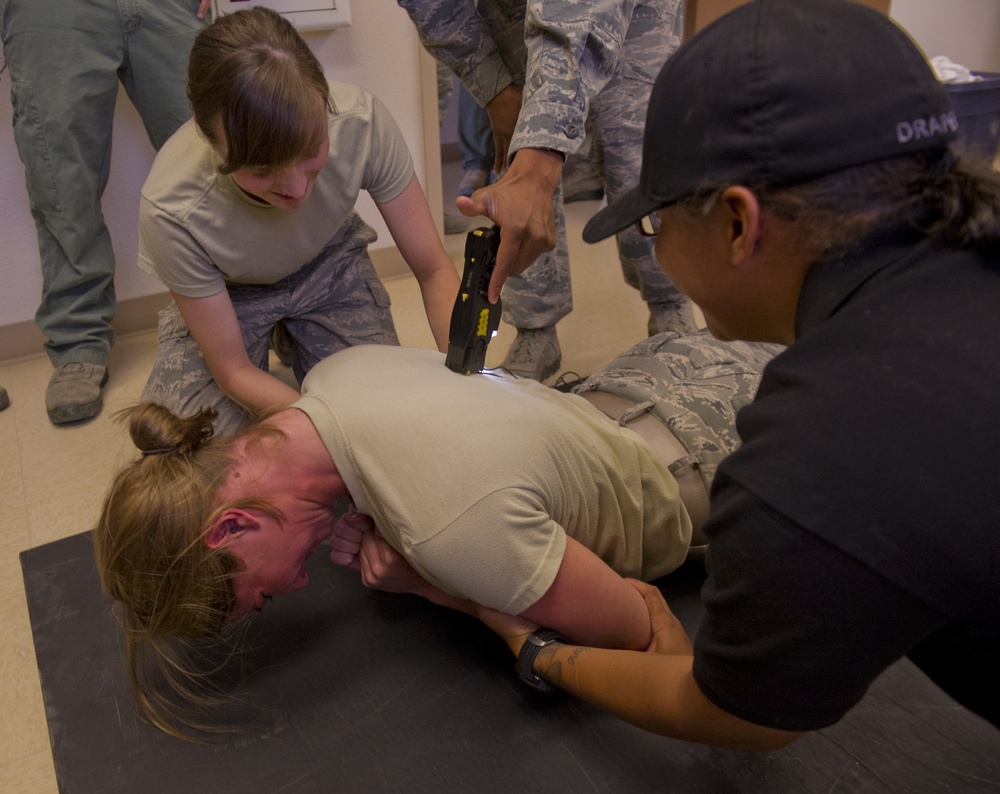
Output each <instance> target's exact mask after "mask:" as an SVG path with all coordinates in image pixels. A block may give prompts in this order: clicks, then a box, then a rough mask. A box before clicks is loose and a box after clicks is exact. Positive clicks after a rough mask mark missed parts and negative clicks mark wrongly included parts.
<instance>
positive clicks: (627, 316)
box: [0, 163, 646, 794]
mask: <svg viewBox="0 0 1000 794" xmlns="http://www.w3.org/2000/svg"><path fill="white" fill-rule="evenodd" d="M445 169H446V173H445V184H446V185H448V184H451V185H454V184H457V178H458V176H457V174H456V172H455V171H456V169H457V165H456V164H452V163H449V164H446V166H445ZM597 206H598V205H597V203H596V202H580V203H576V204H571V205H570V206H569V207H568V208H567V209H568V220H569V223H568V226H569V230H570V259H571V263H572V272H573V292H574V301H575V308H574V311H573V313H572V314H570V316H568V317H567V318H566V319H565V320H563V321H562V322H561V323H560V324H559V338H560V341H561V344H562V350H563V370H564V371H568V370H572V371H575V372H577V373H579V374H581V375H585V374H587V373H589V372H591V371H593V370H594V369H596V368H597V367H598V366H600V365H601V364H603V363H605V362H606V361H608V360H610V359H611V358H612V357H613V356H614V355H615V354H617V353H619V352H621V351H622V350H624V349H626V348H627V347H628V346H629V345H631V344H633V343H634V342H636V341H638V340H639V339H641V338H642V337H643V336H644V335H645V327H646V312H645V307H644V306H643V304H642V303H641V301H640V300H639V298H638V295H637V294H636V293H635V292H634V291H633V290H631V289H629V288H628V287H626V286H625V285H624V284H623V282H622V278H621V275H620V270H619V266H618V263H617V257H616V254H615V247H614V243H613V242H607V241H606V242H605V243H603V244H601V245H597V246H589V245H586V244H585V243H583V242H582V240H581V239H580V230H581V228H582V224H583V223H584V222H585V221H586V219H587V218H588V217H589V216H590V215H591V214H592V213H593V212H594V211H595V210H596V209H597ZM464 240H465V235H453V236H449V237H446V238H445V242H446V244H447V247H448V250H449V253H450V254H452V257H453V259H454V261H455V263H456V267H459V268H461V261H462V254H463V246H464ZM387 287H388V289H389V292H390V294H391V297H392V302H393V315H394V317H395V321H396V325H397V329H398V331H399V336H400V339H401V342H402V344H404V345H409V346H418V347H433V342H432V338H431V335H430V331H429V329H428V328H427V323H426V320H425V318H424V314H423V307H422V304H421V301H420V296H419V291H418V289H417V287H416V284H415V282H414V280H413V279H412V278H408V277H407V278H399V279H395V280H392V281H390V282H389V283H388V284H387ZM512 338H513V330H512V329H511V328H509V327H506V326H501V331H500V334H499V335H498V337H497V338H496V339H495V340H494V342H493V344H492V345H491V347H490V350H489V355H488V358H487V364H488V365H490V366H493V365H496V364H498V363H499V362H500V361H501V360H502V358H503V356H504V354H505V352H506V349H507V347H508V346H509V344H510V341H511V339H512ZM155 351H156V339H155V336H154V335H153V334H152V333H143V334H138V335H134V336H131V337H129V338H124V339H121V340H119V342H118V344H117V346H116V347H115V350H114V354H113V356H112V359H111V362H110V373H111V378H110V380H109V382H108V385H107V386H106V387H105V389H104V401H105V408H104V411H103V412H102V413H101V415H100V416H98V417H97V418H96V419H94V420H93V421H91V422H89V423H86V424H83V425H79V426H73V427H54V426H53V425H52V424H50V423H49V421H48V419H47V417H46V415H45V408H44V394H45V387H46V384H47V382H48V378H49V375H50V373H51V368H50V365H49V363H48V360H47V359H46V358H44V357H43V356H41V355H39V356H38V357H37V358H32V359H30V360H23V361H19V362H16V363H10V364H5V365H3V364H0V385H3V386H5V387H6V388H7V391H8V392H9V394H10V397H11V405H10V407H9V408H7V409H6V410H5V411H2V412H0V515H2V516H3V521H2V524H0V637H2V638H3V643H2V649H0V702H2V703H3V708H2V717H0V720H2V722H0V791H2V792H4V793H5V794H17V793H19V792H24V794H47V793H48V792H55V791H56V790H57V788H56V782H55V773H54V770H53V766H52V758H51V754H50V751H49V740H48V731H47V727H46V723H45V714H44V710H43V705H42V697H41V690H40V688H39V683H38V673H37V668H36V664H35V654H34V648H33V645H32V641H31V629H30V625H29V623H28V614H27V605H26V602H25V596H24V586H23V582H22V578H21V570H20V563H19V560H18V552H20V551H21V550H23V549H27V548H29V547H34V546H38V545H41V544H43V543H48V542H50V541H53V540H57V539H60V538H63V537H67V536H70V535H74V534H76V533H79V532H82V531H84V530H86V529H89V528H90V527H91V526H92V525H93V523H94V521H95V519H96V516H97V514H98V511H99V509H100V503H101V499H102V497H103V494H104V491H105V488H106V487H107V485H108V483H109V481H110V478H111V475H112V472H113V471H114V470H115V469H116V468H117V466H118V464H119V463H120V462H122V461H124V460H127V459H129V457H130V456H131V455H132V454H134V450H133V449H131V445H130V444H128V443H127V442H126V437H125V435H124V433H123V430H122V428H120V427H119V426H117V425H116V424H115V423H114V422H113V415H114V413H115V411H116V410H118V409H120V408H123V407H125V406H128V405H131V404H133V403H134V402H135V401H137V399H138V397H139V394H140V391H141V389H142V385H143V383H144V381H145V378H146V376H147V374H148V372H149V370H150V367H151V366H152V362H153V358H154V355H155Z"/></svg>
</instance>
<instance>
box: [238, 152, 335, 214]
mask: <svg viewBox="0 0 1000 794" xmlns="http://www.w3.org/2000/svg"><path fill="white" fill-rule="evenodd" d="M329 156H330V138H329V136H328V135H324V136H323V140H322V141H321V142H320V144H319V146H318V147H317V148H316V151H314V152H313V153H312V154H311V155H308V156H306V157H303V158H301V159H299V160H294V161H293V162H291V163H288V164H286V165H282V166H244V167H242V168H238V169H236V170H235V171H233V174H232V177H233V180H234V181H235V182H236V184H237V185H239V186H240V188H241V189H242V190H243V191H244V192H246V193H248V194H250V195H251V196H253V197H254V198H257V199H260V200H261V201H263V202H265V203H267V204H270V205H271V206H272V207H277V208H278V209H283V210H294V209H297V208H298V207H301V206H302V205H303V204H305V203H306V201H308V199H309V196H310V194H311V193H312V189H313V186H314V185H315V184H316V177H317V176H319V172H320V171H322V170H323V166H325V165H326V161H327V160H328V159H329Z"/></svg>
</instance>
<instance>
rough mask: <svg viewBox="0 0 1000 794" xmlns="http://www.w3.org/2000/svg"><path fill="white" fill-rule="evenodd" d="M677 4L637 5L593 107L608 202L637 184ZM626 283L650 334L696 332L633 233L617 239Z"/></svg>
mask: <svg viewBox="0 0 1000 794" xmlns="http://www.w3.org/2000/svg"><path fill="white" fill-rule="evenodd" d="M681 25H682V16H681V9H680V3H679V2H678V0H652V2H647V3H641V4H639V5H637V6H636V8H635V10H634V11H633V13H632V22H631V25H630V26H629V32H628V39H627V40H626V43H625V45H624V47H623V49H622V58H621V62H622V64H623V68H621V69H619V70H618V72H617V73H616V74H615V76H614V77H613V78H612V79H611V81H610V82H609V83H608V84H607V86H605V88H604V90H603V91H601V93H600V94H599V95H598V96H597V97H596V98H595V100H594V102H593V103H592V105H591V119H590V120H591V121H592V123H593V135H594V152H593V157H592V160H593V162H594V164H595V166H596V168H597V169H598V172H599V173H600V174H601V176H602V179H603V180H604V186H605V190H606V193H607V197H608V201H609V202H610V201H614V200H615V199H616V198H617V197H618V196H620V195H621V194H622V193H624V192H625V191H627V190H629V189H631V188H632V187H634V186H635V184H636V183H637V182H638V181H639V172H640V170H641V167H642V139H643V132H644V130H645V125H646V109H647V106H648V104H649V95H650V91H651V89H652V84H653V81H654V80H655V79H656V76H657V75H658V74H659V72H660V69H661V68H662V66H663V64H664V62H665V61H666V59H667V57H668V55H669V54H672V53H673V52H674V51H675V50H676V49H677V47H678V46H680V40H681ZM616 242H617V245H618V256H619V259H620V261H621V265H622V273H623V275H624V277H625V281H626V283H628V284H629V285H630V286H632V287H635V288H636V289H637V290H639V292H640V294H641V295H642V299H643V300H644V301H645V302H646V303H647V305H648V306H649V311H650V318H649V333H650V334H655V333H657V332H658V331H675V332H677V333H679V334H681V335H684V334H688V333H691V332H692V331H694V330H695V329H696V327H697V326H696V323H695V318H694V312H693V309H692V306H691V303H690V301H688V299H687V298H685V297H684V295H682V294H681V292H680V290H678V289H677V288H676V287H675V286H674V285H673V284H672V283H671V281H670V279H668V278H667V276H666V275H665V274H664V273H663V270H662V269H661V268H660V266H659V264H658V263H657V261H656V257H655V255H654V254H653V238H651V237H643V236H642V235H641V234H640V233H639V232H638V231H636V230H635V229H634V228H628V229H625V230H624V231H622V232H620V233H619V234H618V235H616Z"/></svg>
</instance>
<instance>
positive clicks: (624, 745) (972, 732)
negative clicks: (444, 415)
mask: <svg viewBox="0 0 1000 794" xmlns="http://www.w3.org/2000/svg"><path fill="white" fill-rule="evenodd" d="M21 562H22V567H23V571H24V580H25V587H26V591H27V597H28V608H29V612H30V617H31V627H32V631H33V633H34V641H35V651H36V654H37V658H38V667H39V675H40V678H41V687H42V694H43V697H44V701H45V710H46V715H47V718H48V725H49V735H50V738H51V743H52V753H53V757H54V760H55V769H56V776H57V778H58V781H59V787H60V791H62V792H63V793H64V794H70V793H71V792H101V794H109V793H110V792H129V794H132V793H133V792H143V794H155V793H156V792H164V793H167V792H169V794H177V792H231V791H239V792H246V793H247V794H250V793H256V792H274V793H275V794H277V792H292V793H296V794H297V793H298V792H348V793H349V794H354V793H355V792H392V794H397V793H399V792H436V793H440V792H504V793H506V792H524V791H529V792H546V793H547V794H551V793H552V792H614V794H623V793H626V792H671V793H672V792H712V794H716V793H717V792H753V794H759V793H760V792H789V794H792V793H794V794H804V793H806V792H844V793H845V794H846V793H847V792H851V794H854V792H885V791H896V792H906V794H912V793H913V792H920V791H927V792H941V791H958V792H965V791H969V792H975V791H996V790H997V788H998V786H1000V731H997V730H995V729H994V728H993V727H992V726H990V725H989V724H987V723H985V722H983V721H981V720H979V719H978V718H977V717H974V716H973V715H971V714H970V713H969V712H967V711H965V710H964V709H962V708H961V707H959V706H957V705H955V704H954V703H953V702H952V701H951V700H950V699H949V698H947V697H946V696H945V695H943V694H942V693H941V692H940V691H939V690H938V689H937V688H936V687H935V686H934V685H933V684H931V683H930V682H929V681H927V679H925V678H924V677H923V675H922V674H920V673H919V672H918V671H917V670H916V669H915V668H914V667H913V666H912V665H910V664H909V663H908V662H905V661H903V662H900V663H898V664H897V665H895V666H894V667H892V668H891V669H890V670H888V671H887V672H886V673H885V674H884V675H883V676H882V677H881V678H880V679H879V680H878V681H877V682H876V684H875V686H874V687H873V688H872V690H871V691H870V692H869V693H868V695H867V696H866V697H865V699H864V700H863V701H862V703H861V704H859V706H858V707H857V708H855V710H854V711H853V712H852V713H851V714H850V715H849V716H848V717H847V718H846V719H845V720H843V721H842V722H841V723H840V724H838V725H836V726H834V727H832V728H829V729H827V730H824V731H819V732H816V733H813V734H811V735H808V736H806V737H804V738H802V739H801V740H799V741H798V742H796V743H795V744H793V745H791V746H790V747H789V748H787V749H785V750H782V751H780V752H777V753H771V754H753V753H745V752H733V751H725V750H718V749H714V748H707V747H701V746H698V745H692V744H687V743H684V742H678V741H673V740H670V739H665V738H663V737H658V736H654V735H651V734H647V733H645V732H643V731H641V730H639V729H637V728H633V727H632V726H629V725H627V724H625V723H623V722H620V721H618V720H616V719H614V718H612V717H610V716H608V715H606V714H604V713H602V712H600V711H599V710H597V709H595V708H592V707H591V706H589V705H587V704H585V703H582V702H580V701H578V700H575V699H573V698H571V697H569V696H565V695H558V696H555V697H551V698H546V697H543V696H536V695H535V694H534V693H533V692H530V691H528V690H526V689H525V688H524V687H522V686H521V685H519V684H518V682H517V680H516V679H515V677H514V672H513V660H512V659H511V657H510V655H509V653H508V651H507V649H506V647H505V646H503V644H502V643H501V642H500V641H499V640H498V639H497V638H496V637H494V636H493V634H492V633H490V632H489V631H488V630H487V629H485V628H484V627H483V626H481V625H480V624H479V623H477V622H476V621H474V620H472V619H470V618H467V617H465V616H463V615H459V614H456V613H452V612H449V611H447V610H443V609H440V608H438V607H434V606H432V605H430V604H428V603H426V602H424V601H422V600H420V599H417V598H414V597H410V596H393V595H388V594H384V593H377V592H372V591H369V590H366V589H365V588H364V587H363V586H362V585H361V584H360V582H359V580H358V577H357V574H355V573H354V572H353V571H348V570H346V569H342V568H336V567H334V566H332V565H330V563H329V562H328V561H327V560H325V558H324V556H323V555H322V554H317V555H315V556H314V557H312V558H311V560H310V562H309V573H310V578H311V583H310V585H309V586H308V587H307V588H305V589H304V590H301V591H298V592H296V593H293V594H291V595H288V596H283V597H282V598H279V599H276V600H275V602H274V603H273V604H271V605H269V606H268V607H267V609H265V610H264V612H263V613H262V614H261V615H259V616H256V619H255V620H254V622H253V625H252V627H251V628H250V631H249V640H250V650H249V651H248V652H247V653H246V654H244V655H243V657H242V658H241V659H240V663H239V667H240V677H239V682H240V683H239V684H238V686H237V691H238V692H239V694H240V698H241V700H240V705H239V706H238V707H237V708H235V709H231V710H230V711H229V712H227V717H226V719H227V720H230V721H231V722H232V723H233V724H235V725H237V726H242V728H241V729H240V732H238V733H236V734H232V735H229V736H227V737H225V738H222V739H218V740H215V741H212V742H208V743H205V744H192V743H188V742H184V741H181V740H179V739H175V738H172V737H169V736H167V735H165V734H163V733H161V732H159V731H157V730H155V729H153V728H152V727H150V726H149V725H148V724H147V723H145V722H144V721H142V720H141V719H140V718H139V717H138V715H137V712H136V710H135V708H134V706H133V701H132V696H131V693H130V692H129V690H128V686H127V683H126V681H125V679H124V673H123V665H122V652H121V642H120V634H119V628H118V625H117V623H116V618H115V612H114V610H113V609H112V607H111V606H110V604H109V603H108V602H106V601H105V599H104V598H103V596H102V594H101V592H100V587H99V584H98V578H97V573H96V570H95V567H94V559H93V550H92V546H91V539H90V534H89V533H84V534H80V535H76V536H74V537H70V538H66V539H65V540H60V541H57V542H55V543H51V544H48V545H46V546H40V547H38V548H35V549H31V550H29V551H26V552H23V553H22V554H21ZM702 576H703V574H702V573H701V572H699V571H697V570H695V569H681V570H680V571H679V572H677V573H675V574H674V575H672V576H671V577H668V578H667V579H664V580H662V581H661V582H660V583H659V584H660V585H661V586H662V588H663V589H664V592H665V593H666V594H667V596H668V600H669V601H670V603H671V604H672V606H673V607H674V609H675V612H677V614H678V617H679V618H680V619H681V620H682V621H683V622H684V624H685V626H686V627H687V628H688V629H689V630H692V629H693V628H694V627H695V626H696V624H697V621H698V619H699V616H700V605H699V601H698V589H699V586H700V583H701V578H702Z"/></svg>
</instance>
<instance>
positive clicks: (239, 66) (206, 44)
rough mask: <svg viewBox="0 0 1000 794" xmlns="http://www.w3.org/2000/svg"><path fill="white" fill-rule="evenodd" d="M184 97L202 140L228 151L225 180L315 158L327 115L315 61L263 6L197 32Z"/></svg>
mask: <svg viewBox="0 0 1000 794" xmlns="http://www.w3.org/2000/svg"><path fill="white" fill-rule="evenodd" d="M187 94H188V100H189V101H190V102H191V109H192V111H193V113H194V118H195V123H196V124H197V125H198V129H199V130H201V133H202V135H204V136H205V138H206V140H208V141H209V143H211V144H212V145H214V146H219V145H221V144H222V143H225V145H226V162H225V163H223V164H222V165H221V166H220V167H219V171H220V172H221V173H223V174H230V173H232V172H233V171H236V170H237V169H239V168H242V167H244V166H263V167H277V166H282V165H285V164H287V163H290V162H292V161H294V160H297V159H300V158H302V157H308V156H310V155H312V154H313V153H314V152H315V150H316V147H317V146H318V145H319V144H320V142H321V141H322V140H323V138H324V136H325V135H326V131H327V113H329V112H330V111H331V110H332V104H331V100H330V88H329V85H328V84H327V81H326V77H325V76H324V74H323V68H322V67H321V66H320V63H319V61H318V60H317V59H316V56H315V55H313V53H312V51H311V50H310V49H309V47H308V45H307V44H306V43H305V42H304V41H303V40H302V37H301V36H300V35H299V34H298V32H297V31H296V30H295V28H294V27H293V26H292V24H291V23H290V22H289V21H288V20H287V19H285V18H284V17H283V16H281V15H280V14H278V13H276V12H274V11H272V10H270V9H268V8H265V7H263V6H255V7H253V8H249V9H245V10H243V11H236V12H234V13H232V14H225V15H223V16H220V17H219V18H218V19H216V20H215V21H214V22H213V23H212V24H211V25H209V26H208V27H206V28H204V29H202V30H201V31H200V32H199V33H198V35H197V37H196V38H195V41H194V45H193V46H192V48H191V56H190V59H189V61H188V80H187ZM220 132H221V134H222V137H223V138H224V141H223V140H220V135H219V133H220Z"/></svg>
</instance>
